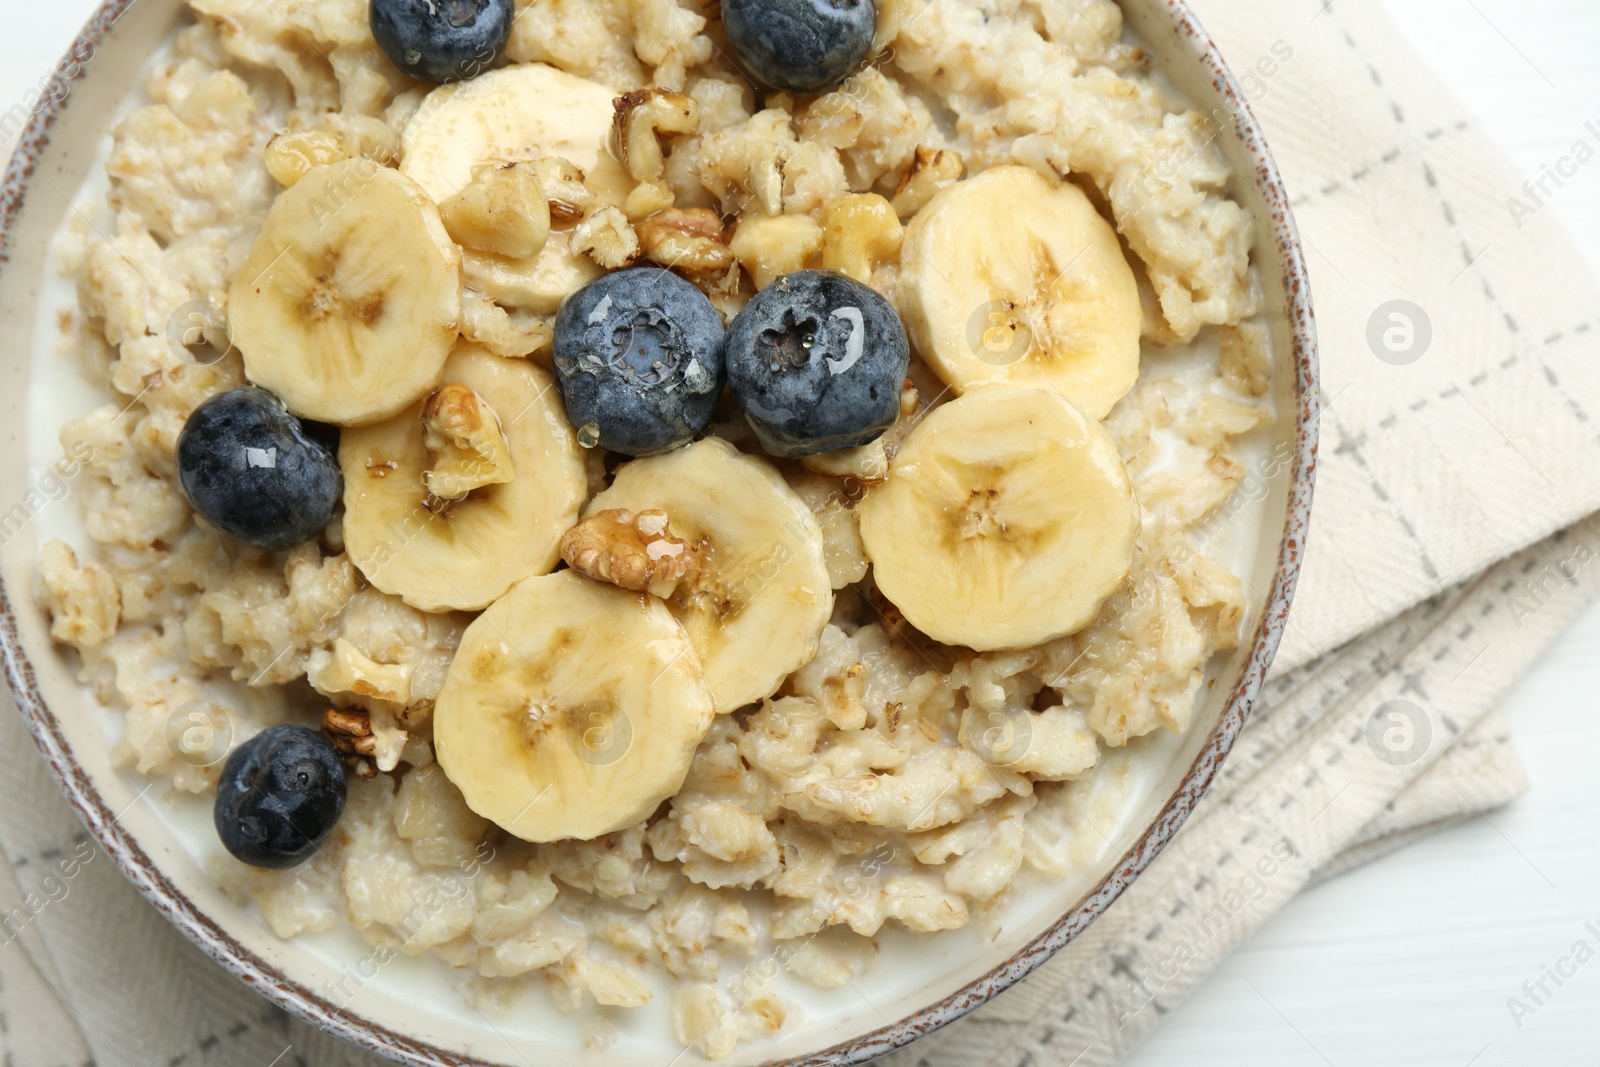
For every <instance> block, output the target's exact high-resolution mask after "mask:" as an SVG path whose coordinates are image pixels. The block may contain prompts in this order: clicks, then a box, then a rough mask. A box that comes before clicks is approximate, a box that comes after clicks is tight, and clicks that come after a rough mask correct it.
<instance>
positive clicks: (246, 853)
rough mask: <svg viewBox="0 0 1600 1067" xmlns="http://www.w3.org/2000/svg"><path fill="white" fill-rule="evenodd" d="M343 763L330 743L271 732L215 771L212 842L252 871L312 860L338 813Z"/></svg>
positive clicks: (300, 733)
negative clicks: (215, 838)
mask: <svg viewBox="0 0 1600 1067" xmlns="http://www.w3.org/2000/svg"><path fill="white" fill-rule="evenodd" d="M346 788H347V787H346V783H345V774H344V764H343V763H342V762H341V761H340V759H339V753H338V752H337V751H335V749H334V747H333V743H332V742H331V741H329V740H328V739H327V738H326V737H324V736H322V735H321V734H320V733H318V732H317V731H315V730H310V729H307V728H306V727H304V726H273V727H269V728H268V729H265V730H263V731H261V732H260V733H259V734H256V736H254V737H252V738H251V739H250V740H248V741H246V742H245V743H244V744H242V745H240V746H239V747H238V748H237V749H236V750H235V751H234V753H233V755H231V756H229V757H228V762H227V763H225V764H223V765H222V779H221V780H220V781H219V782H218V783H217V806H216V810H215V812H214V813H213V816H214V821H215V822H216V825H217V836H218V837H220V838H221V839H222V844H223V847H225V848H226V849H227V850H228V851H229V852H231V853H233V855H234V856H235V857H236V858H238V859H240V860H242V861H244V862H245V863H248V864H250V865H251V866H253V867H271V868H275V869H277V868H283V867H293V866H296V865H297V864H300V863H304V862H305V861H306V860H308V859H310V858H311V855H312V853H314V852H315V851H316V850H317V849H318V848H320V847H321V846H322V843H323V842H325V841H327V840H328V835H329V834H331V833H333V827H334V825H335V824H336V823H337V822H338V821H339V815H340V813H341V812H343V811H344V798H345V791H346Z"/></svg>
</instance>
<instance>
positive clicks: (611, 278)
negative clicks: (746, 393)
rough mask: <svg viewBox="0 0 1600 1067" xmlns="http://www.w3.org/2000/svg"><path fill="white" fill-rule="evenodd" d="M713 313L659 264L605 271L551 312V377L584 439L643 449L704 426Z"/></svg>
mask: <svg viewBox="0 0 1600 1067" xmlns="http://www.w3.org/2000/svg"><path fill="white" fill-rule="evenodd" d="M722 335H723V329H722V315H721V314H720V313H719V312H718V311H717V309H716V308H714V307H712V306H711V301H710V300H708V299H706V295H705V294H704V293H702V292H701V291H700V290H698V289H696V288H695V287H694V286H692V285H690V284H689V283H688V282H686V281H684V280H683V279H682V278H680V277H678V276H677V275H676V274H673V273H671V272H670V271H665V270H662V269H661V268H659V267H634V268H632V269H629V270H619V271H617V272H616V273H614V274H607V275H605V276H604V277H602V278H599V279H597V280H595V281H593V282H591V283H589V284H588V285H586V286H584V287H583V288H582V289H580V290H578V291H577V292H576V293H573V294H572V295H571V296H570V297H568V298H567V300H566V302H565V303H563V304H562V305H561V310H560V312H558V313H557V314H556V336H555V365H556V381H557V382H559V383H560V386H561V396H562V399H563V400H565V401H566V405H567V418H568V419H569V420H570V421H571V423H572V425H573V426H575V427H577V429H578V440H579V441H580V442H582V443H583V444H584V445H585V446H590V447H592V446H594V445H596V444H598V445H599V446H600V447H601V448H605V449H609V450H610V451H612V452H621V453H623V454H624V455H629V456H650V455H654V454H656V453H657V452H665V451H667V450H669V449H673V448H677V447H679V446H680V445H686V444H688V443H689V441H690V440H692V439H693V437H694V435H695V434H697V433H699V432H700V431H701V430H703V429H705V425H706V423H707V422H709V421H710V420H711V409H712V407H713V406H714V405H715V404H716V402H717V397H718V395H719V394H720V393H721V392H722Z"/></svg>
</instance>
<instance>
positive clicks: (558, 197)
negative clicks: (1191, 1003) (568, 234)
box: [533, 156, 599, 226]
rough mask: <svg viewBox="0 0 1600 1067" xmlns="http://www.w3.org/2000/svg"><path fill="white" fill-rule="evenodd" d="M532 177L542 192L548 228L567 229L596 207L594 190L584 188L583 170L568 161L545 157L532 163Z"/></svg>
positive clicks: (556, 157)
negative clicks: (547, 214) (547, 216)
mask: <svg viewBox="0 0 1600 1067" xmlns="http://www.w3.org/2000/svg"><path fill="white" fill-rule="evenodd" d="M533 173H534V176H535V177H537V178H538V179H539V187H540V188H541V189H543V190H544V195H545V200H546V201H547V202H548V204H549V210H550V225H552V226H570V225H571V224H572V223H574V222H577V221H578V220H580V219H582V218H583V217H584V216H585V215H587V214H588V213H589V212H590V211H591V210H592V209H593V208H594V206H595V205H596V204H597V203H599V201H598V200H597V199H596V197H595V195H594V190H592V189H590V188H589V187H588V186H587V185H585V184H584V174H583V169H582V168H581V167H579V166H578V165H577V164H576V163H574V162H572V161H571V160H567V159H562V158H561V157H560V156H545V157H544V158H543V159H538V160H535V161H534V163H533Z"/></svg>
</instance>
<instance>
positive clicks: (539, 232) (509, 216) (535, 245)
mask: <svg viewBox="0 0 1600 1067" xmlns="http://www.w3.org/2000/svg"><path fill="white" fill-rule="evenodd" d="M439 217H440V218H442V219H443V220H444V228H445V229H446V230H447V231H448V232H449V234H450V238H451V240H453V241H455V242H456V244H459V245H465V246H466V247H468V248H475V249H477V250H478V251H480V252H492V253H494V254H495V255H500V256H507V257H509V258H511V259H532V258H533V257H534V256H536V255H538V254H539V252H540V250H541V249H543V248H544V243H545V241H546V240H547V239H548V238H549V236H550V201H549V200H548V199H546V198H545V195H544V186H543V185H541V184H540V183H539V175H538V173H537V172H536V171H535V170H534V167H533V165H532V164H529V163H480V164H479V165H477V166H476V167H473V168H472V180H471V181H470V182H468V183H467V184H466V186H465V187H464V188H463V189H462V190H461V191H460V192H459V193H457V194H456V195H455V196H452V197H451V198H450V199H448V200H446V201H445V202H444V203H443V204H441V205H439Z"/></svg>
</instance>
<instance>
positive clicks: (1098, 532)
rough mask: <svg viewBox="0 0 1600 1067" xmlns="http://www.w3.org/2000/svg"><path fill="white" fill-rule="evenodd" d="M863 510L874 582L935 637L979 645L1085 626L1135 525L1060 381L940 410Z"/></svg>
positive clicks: (1102, 449) (1132, 506)
mask: <svg viewBox="0 0 1600 1067" xmlns="http://www.w3.org/2000/svg"><path fill="white" fill-rule="evenodd" d="M856 512H857V514H858V516H859V517H860V520H861V540H862V543H863V544H864V545H865V546H866V551H867V557H868V558H869V559H870V560H871V561H872V568H873V576H874V578H875V579H876V581H877V586H878V589H879V591H881V592H882V594H883V595H884V596H885V597H887V598H888V600H889V601H890V602H891V603H892V604H894V606H895V607H897V608H899V609H900V611H901V612H903V613H904V614H905V617H906V619H907V620H908V621H909V622H910V623H911V624H912V625H913V626H915V627H916V628H917V629H919V630H921V631H922V632H923V633H925V634H927V635H928V636H929V637H932V638H933V639H934V640H936V641H942V642H944V643H945V644H950V645H964V646H966V647H968V648H973V649H977V650H979V651H988V650H993V649H1016V648H1031V647H1032V646H1034V645H1037V644H1040V643H1042V642H1044V641H1049V640H1052V639H1054V638H1057V637H1062V636H1065V635H1066V634H1070V633H1073V632H1075V631H1077V630H1079V629H1081V628H1083V627H1084V626H1086V625H1088V623H1089V622H1091V621H1092V620H1093V619H1094V617H1095V616H1096V615H1097V614H1098V613H1099V611H1100V608H1101V606H1102V605H1104V603H1105V602H1106V600H1107V599H1109V598H1110V597H1111V595H1112V594H1113V593H1115V592H1116V591H1117V590H1118V589H1119V588H1120V587H1121V586H1122V584H1123V583H1124V582H1125V581H1126V580H1127V577H1128V573H1129V571H1130V570H1131V568H1132V566H1133V544H1134V539H1135V537H1136V536H1137V534H1138V531H1139V507H1138V503H1137V502H1136V501H1135V499H1134V495H1133V485H1132V483H1131V482H1130V481H1129V479H1128V472H1127V469H1126V468H1125V467H1124V466H1123V463H1122V458H1121V457H1120V456H1119V455H1118V454H1117V448H1116V444H1115V443H1114V442H1113V441H1112V440H1111V437H1110V435H1109V434H1107V433H1106V431H1105V430H1104V429H1103V428H1102V427H1101V426H1100V424H1099V423H1097V422H1095V421H1094V420H1093V419H1090V418H1089V417H1088V416H1087V415H1085V414H1084V413H1083V412H1081V411H1079V410H1078V409H1077V408H1076V407H1074V406H1073V405H1072V404H1071V402H1070V401H1068V400H1067V399H1066V398H1065V397H1063V396H1061V394H1059V393H1057V392H1054V391H1052V390H1046V389H1016V388H1011V387H1007V386H993V385H991V386H984V387H982V388H978V389H974V390H972V391H971V392H969V393H967V394H966V395H964V396H962V397H960V398H958V399H956V400H953V401H951V402H949V403H947V404H944V405H942V406H940V407H937V408H935V409H933V411H931V412H930V413H929V414H928V415H927V417H926V418H924V419H923V420H922V422H921V423H920V424H919V425H918V426H917V428H916V429H914V430H913V431H912V432H911V436H910V437H908V438H907V439H906V443H905V446H904V447H903V448H902V449H901V450H900V452H899V454H897V455H896V456H895V458H894V462H893V463H892V464H891V465H890V468H889V480H888V481H887V482H885V483H884V484H883V485H880V486H877V487H876V488H873V489H870V490H868V492H867V495H866V498H865V499H864V500H862V501H861V503H860V504H859V505H857V507H856Z"/></svg>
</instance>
